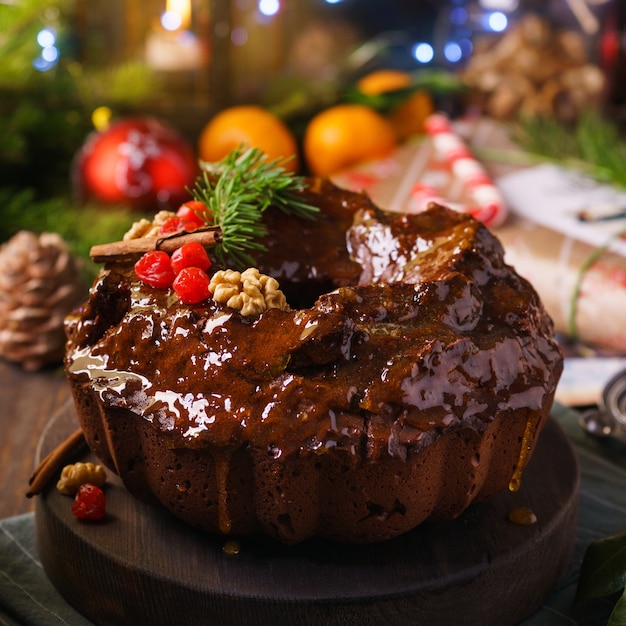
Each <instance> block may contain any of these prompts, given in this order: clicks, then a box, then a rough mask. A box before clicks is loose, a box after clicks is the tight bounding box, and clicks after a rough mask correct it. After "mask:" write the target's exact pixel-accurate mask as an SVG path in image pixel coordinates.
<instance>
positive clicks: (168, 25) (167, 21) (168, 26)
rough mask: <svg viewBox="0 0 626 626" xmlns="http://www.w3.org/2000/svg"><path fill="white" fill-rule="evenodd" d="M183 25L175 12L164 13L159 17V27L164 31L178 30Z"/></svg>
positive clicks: (178, 14)
mask: <svg viewBox="0 0 626 626" xmlns="http://www.w3.org/2000/svg"><path fill="white" fill-rule="evenodd" d="M182 24H183V19H182V17H181V15H180V13H177V12H176V11H165V12H164V13H163V14H162V15H161V26H163V28H165V30H178V29H179V28H180V27H181V26H182Z"/></svg>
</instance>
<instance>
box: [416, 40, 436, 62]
mask: <svg viewBox="0 0 626 626" xmlns="http://www.w3.org/2000/svg"><path fill="white" fill-rule="evenodd" d="M413 56H414V57H415V60H416V61H418V62H419V63H430V62H431V61H432V60H433V58H434V56H435V51H434V50H433V47H432V46H431V45H430V44H429V43H418V44H417V45H415V46H414V47H413Z"/></svg>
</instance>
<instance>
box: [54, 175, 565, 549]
mask: <svg viewBox="0 0 626 626" xmlns="http://www.w3.org/2000/svg"><path fill="white" fill-rule="evenodd" d="M307 195H308V198H309V200H310V201H313V202H315V204H317V205H318V206H320V208H321V217H320V219H319V220H315V221H304V220H300V219H297V218H293V217H286V216H285V215H283V214H281V213H278V212H272V211H269V212H268V214H267V223H268V227H269V228H270V232H271V233H272V236H271V238H268V239H267V241H266V242H265V243H266V245H267V247H268V251H267V253H264V254H261V255H259V258H258V265H259V269H260V270H261V271H262V272H264V273H268V274H271V275H273V276H275V277H276V278H277V279H278V280H279V282H280V284H281V288H282V289H283V290H284V292H285V293H286V294H287V295H288V302H289V303H290V304H291V306H292V308H291V310H289V311H279V310H276V309H273V310H269V311H267V312H265V313H263V314H261V315H260V316H259V317H258V318H253V319H251V318H243V317H242V316H241V315H240V314H239V313H238V312H237V311H234V310H232V309H229V308H227V307H225V306H223V305H220V304H217V303H215V302H214V301H212V300H210V301H207V302H203V303H201V304H198V305H193V306H187V305H182V304H180V303H179V302H178V301H177V299H176V298H175V297H174V296H172V294H171V293H170V292H169V291H168V290H160V289H154V288H150V287H147V286H144V285H142V284H140V283H139V282H138V280H137V279H136V277H135V275H134V272H133V268H132V265H131V264H114V265H111V266H108V267H106V268H104V270H103V271H102V272H101V274H100V276H99V278H98V279H97V281H96V282H95V284H94V286H93V288H92V290H91V295H90V298H89V301H88V302H87V303H85V305H84V306H83V307H82V308H81V309H80V310H78V311H76V312H75V313H74V314H73V315H72V316H70V317H69V318H68V319H67V322H66V330H67V334H68V350H67V357H66V368H67V372H68V377H69V380H70V383H71V384H72V387H73V391H74V395H75V400H76V405H77V408H78V413H79V418H80V419H81V423H82V425H83V428H84V430H85V434H86V437H87V440H88V442H89V444H90V445H91V447H92V448H93V449H94V452H95V453H96V454H97V455H98V456H100V458H102V460H103V461H104V462H105V463H106V464H107V465H109V467H111V468H113V469H114V470H115V471H117V472H118V473H119V474H120V476H121V477H122V478H123V479H124V480H125V482H126V485H127V486H128V488H129V489H130V490H131V492H133V493H135V494H136V495H138V496H139V497H147V496H148V495H149V494H151V495H154V496H156V498H157V499H159V500H160V501H161V502H162V503H163V504H165V506H167V507H168V508H170V509H171V510H172V511H173V512H174V513H175V514H177V515H179V516H180V517H181V518H182V519H184V520H185V521H188V522H189V523H192V524H194V525H196V526H199V527H201V528H205V529H207V530H210V531H216V532H226V533H248V532H257V531H259V530H261V531H264V532H268V533H269V534H272V535H274V536H276V537H278V538H279V539H280V540H282V541H285V542H294V541H300V540H302V539H304V538H306V537H308V536H311V535H313V534H321V535H323V536H326V537H331V538H335V539H341V540H346V541H376V540H381V539H385V538H388V537H391V536H395V535H397V534H399V533H401V532H405V531H406V530H409V529H410V528H413V527H414V526H415V525H417V524H419V523H421V522H422V521H423V520H425V519H448V518H450V517H455V516H457V515H458V514H460V513H461V512H462V510H464V509H465V508H466V507H467V506H468V504H469V503H470V502H471V501H472V500H474V499H476V498H482V497H485V496H487V495H489V494H490V493H494V492H495V491H498V490H500V489H502V488H504V487H506V485H508V483H509V481H511V478H512V477H513V475H514V473H515V472H516V471H520V470H521V465H523V464H525V462H526V461H527V456H528V455H521V446H522V443H524V445H525V446H527V447H528V448H529V450H530V451H532V448H533V447H534V443H535V441H536V437H537V436H538V433H539V431H540V429H541V427H542V425H543V423H544V421H545V419H547V415H548V412H549V408H550V405H551V403H552V398H553V394H554V390H555V387H556V383H557V381H558V378H559V376H560V372H561V368H562V356H561V353H560V350H559V348H558V346H557V344H556V342H555V340H554V337H553V328H552V322H551V320H550V319H549V317H548V316H547V314H546V313H545V311H544V309H543V307H542V305H541V302H540V301H539V299H538V297H537V294H536V293H535V291H534V290H533V288H532V287H531V286H530V285H529V284H528V282H526V281H525V280H524V279H523V278H521V277H520V276H518V275H517V274H516V273H515V272H514V270H513V269H512V268H510V267H509V266H507V265H506V264H505V262H504V258H503V256H504V255H503V250H502V247H501V245H500V243H499V242H498V241H497V239H495V238H494V237H493V236H492V234H491V233H490V232H489V231H488V230H487V229H486V228H485V227H484V226H482V225H481V224H480V223H479V222H477V221H475V220H473V219H472V218H471V217H469V216H467V215H463V214H460V213H457V212H454V211H451V210H448V209H446V208H443V207H432V208H431V209H429V210H428V211H427V212H425V213H422V214H418V215H408V216H400V215H395V214H388V213H385V212H383V211H380V210H379V209H377V208H376V207H374V206H373V205H372V203H371V202H370V200H369V199H368V198H367V197H366V196H364V195H361V194H353V193H350V192H347V191H343V190H340V189H337V188H336V187H334V186H331V185H330V183H327V182H318V183H317V184H316V186H314V187H312V188H311V190H310V191H308V192H307ZM529 433H530V438H529ZM133 442H135V443H133ZM139 442H141V443H139ZM164 455H165V456H164ZM167 455H171V458H170V459H169V461H168V460H163V459H165V458H166V457H167ZM181 459H185V460H184V461H182V460H181ZM520 459H522V461H523V463H520ZM163 463H165V465H163ZM176 468H178V469H176ZM166 476H167V477H169V478H164V477H166ZM199 477H200V478H199ZM170 478H171V479H172V480H173V481H174V483H175V484H176V485H178V486H177V487H175V488H174V487H172V486H171V485H169V484H168V483H169V482H170ZM202 481H204V482H202ZM233 481H234V483H235V484H233ZM164 484H165V486H164ZM181 485H182V487H181ZM442 489H443V490H444V492H445V495H443V494H442ZM181 498H182V500H181ZM181 502H182V503H181Z"/></svg>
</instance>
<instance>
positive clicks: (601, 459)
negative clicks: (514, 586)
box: [0, 405, 626, 626]
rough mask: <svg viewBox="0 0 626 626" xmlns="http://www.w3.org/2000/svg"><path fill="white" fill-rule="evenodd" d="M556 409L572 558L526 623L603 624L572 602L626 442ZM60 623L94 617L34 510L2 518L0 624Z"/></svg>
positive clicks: (613, 519)
mask: <svg viewBox="0 0 626 626" xmlns="http://www.w3.org/2000/svg"><path fill="white" fill-rule="evenodd" d="M552 415H553V417H554V418H555V419H556V421H557V422H558V423H559V424H560V425H561V427H562V428H563V430H564V431H565V433H566V434H567V435H568V437H569V439H570V441H571V442H572V445H573V447H574V450H575V452H576V455H577V457H578V461H579V464H580V471H581V493H580V512H579V520H578V531H577V540H576V546H575V552H574V557H573V559H572V563H571V565H570V568H569V570H568V572H567V573H566V575H565V577H564V578H563V580H562V581H561V583H560V585H559V586H558V588H557V589H556V591H555V592H554V593H553V594H552V595H551V596H550V598H549V599H548V601H547V602H546V604H545V605H544V606H543V607H541V608H540V609H539V610H538V611H537V612H536V613H535V614H533V615H532V616H531V617H530V618H528V619H527V620H525V621H524V623H523V626H600V625H604V624H606V622H607V620H608V617H609V615H610V613H611V610H612V602H611V601H610V600H604V599H602V600H598V601H593V602H587V603H584V604H582V605H580V606H577V607H574V606H572V603H573V599H574V593H575V591H576V583H577V580H578V572H579V570H580V564H581V562H582V558H583V555H584V553H585V550H586V548H587V546H588V545H589V544H590V543H591V542H593V541H595V540H597V539H600V538H602V537H606V536H608V535H612V534H615V533H617V532H621V531H623V530H625V529H626V447H624V446H623V445H621V444H618V443H617V442H614V441H612V440H601V439H595V438H592V437H590V436H589V435H587V433H585V432H584V431H583V429H582V428H581V427H580V426H579V424H578V419H579V414H578V413H576V412H575V411H572V410H570V409H566V408H564V407H562V406H560V405H557V406H555V407H554V409H553V412H552ZM58 624H69V625H71V626H74V625H75V626H82V625H88V624H91V622H89V621H88V620H86V619H85V618H84V617H82V616H81V615H79V614H78V613H77V612H76V611H75V610H74V609H73V608H72V607H71V606H70V605H68V604H67V602H65V601H64V600H63V599H62V598H61V597H60V596H59V594H58V593H57V592H56V591H55V589H54V587H53V586H52V584H51V583H50V581H49V580H48V578H47V577H46V574H45V572H44V570H43V568H42V566H41V563H40V561H39V558H38V555H37V548H36V542H35V520H34V515H33V514H27V515H21V516H18V517H12V518H9V519H5V520H2V521H0V625H2V626H5V625H8V626H24V625H33V626H40V625H41V626H47V625H58ZM303 626H304V625H303ZM477 626H480V625H477Z"/></svg>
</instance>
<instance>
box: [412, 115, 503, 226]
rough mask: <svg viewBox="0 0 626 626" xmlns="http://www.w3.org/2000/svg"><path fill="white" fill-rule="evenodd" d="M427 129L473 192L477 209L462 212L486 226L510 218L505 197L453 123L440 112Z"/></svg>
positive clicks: (435, 143)
mask: <svg viewBox="0 0 626 626" xmlns="http://www.w3.org/2000/svg"><path fill="white" fill-rule="evenodd" d="M424 128H425V130H426V132H427V133H428V135H429V136H430V137H431V138H432V142H433V146H434V148H435V151H436V152H437V153H438V154H439V155H440V156H442V157H443V158H444V159H445V160H446V162H447V163H448V165H449V166H450V169H451V170H452V173H453V174H454V175H455V176H456V177H457V178H459V179H460V180H461V181H462V182H463V183H464V184H465V186H466V187H467V188H468V190H469V192H470V195H471V198H472V200H473V201H474V203H475V206H469V207H465V208H464V209H463V210H465V211H466V212H468V213H470V214H471V215H472V216H473V217H475V218H476V219H478V220H480V221H481V222H483V223H484V224H485V225H487V226H499V225H500V224H502V222H504V220H505V219H506V215H507V210H506V205H505V202H504V198H503V196H502V194H501V193H500V190H499V189H498V188H497V187H496V185H495V184H494V182H493V181H492V180H491V177H490V176H489V174H487V171H486V170H485V168H484V167H483V166H482V165H481V164H480V162H479V161H478V160H477V159H476V157H475V156H474V155H473V154H472V152H471V150H470V149H469V147H468V146H467V144H466V143H465V142H464V141H463V139H461V137H459V135H458V134H457V133H456V132H455V131H454V130H453V128H452V124H451V123H450V120H449V119H448V118H447V117H446V116H445V115H443V114H441V113H434V114H433V115H431V116H429V117H428V118H427V119H426V121H425V122H424ZM448 205H449V203H448Z"/></svg>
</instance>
